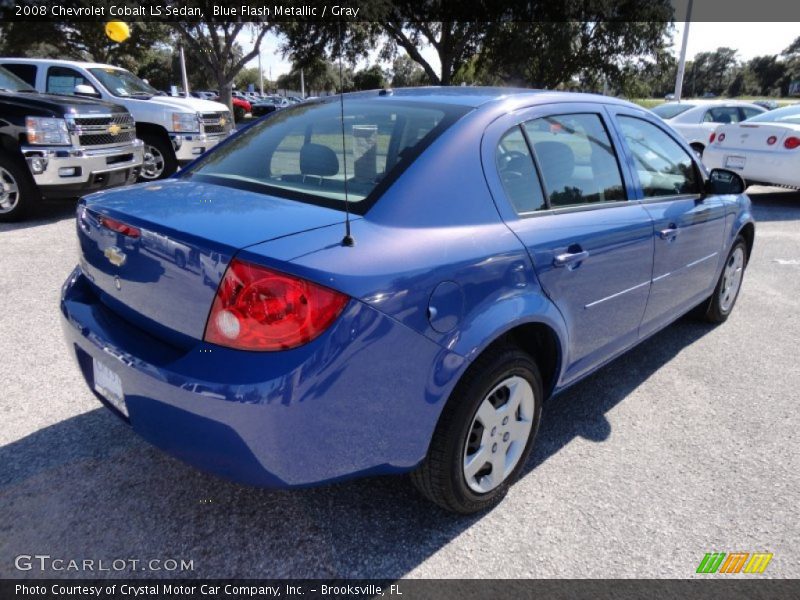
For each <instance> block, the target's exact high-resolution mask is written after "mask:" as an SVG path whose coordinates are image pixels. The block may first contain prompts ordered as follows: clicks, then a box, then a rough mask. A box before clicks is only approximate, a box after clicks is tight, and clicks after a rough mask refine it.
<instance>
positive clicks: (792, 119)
mask: <svg viewBox="0 0 800 600" xmlns="http://www.w3.org/2000/svg"><path fill="white" fill-rule="evenodd" d="M750 121H752V122H754V123H772V122H775V123H800V104H794V105H792V106H784V107H783V108H776V109H775V110H768V111H766V112H763V113H761V114H759V115H756V116H755V117H753V118H752V119H750Z"/></svg>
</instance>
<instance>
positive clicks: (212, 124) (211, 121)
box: [201, 112, 233, 134]
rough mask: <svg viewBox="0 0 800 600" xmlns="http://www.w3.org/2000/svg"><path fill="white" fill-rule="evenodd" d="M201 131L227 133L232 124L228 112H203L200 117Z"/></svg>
mask: <svg viewBox="0 0 800 600" xmlns="http://www.w3.org/2000/svg"><path fill="white" fill-rule="evenodd" d="M201 121H202V123H203V132H204V133H211V134H219V133H228V132H230V130H231V126H232V125H233V123H232V121H233V119H231V115H230V113H227V112H218V113H203V115H202V117H201Z"/></svg>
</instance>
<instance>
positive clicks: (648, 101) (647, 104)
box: [630, 96, 800, 108]
mask: <svg viewBox="0 0 800 600" xmlns="http://www.w3.org/2000/svg"><path fill="white" fill-rule="evenodd" d="M695 99H698V100H700V99H702V100H741V101H743V102H753V101H755V100H774V101H775V102H777V103H778V106H779V107H782V106H789V105H791V104H797V103H798V102H800V98H771V97H769V96H738V97H736V98H727V97H725V96H719V97H717V98H683V101H685V102H689V101H691V100H695ZM630 101H631V102H634V103H635V104H638V105H639V106H642V107H644V108H653V107H654V106H658V105H659V104H664V102H667V101H666V100H663V99H662V98H631V99H630Z"/></svg>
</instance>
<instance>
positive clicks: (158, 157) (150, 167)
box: [141, 145, 164, 179]
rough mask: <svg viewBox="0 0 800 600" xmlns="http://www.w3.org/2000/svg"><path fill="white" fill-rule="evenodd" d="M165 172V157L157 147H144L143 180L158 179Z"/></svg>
mask: <svg viewBox="0 0 800 600" xmlns="http://www.w3.org/2000/svg"><path fill="white" fill-rule="evenodd" d="M163 172H164V155H163V154H161V152H160V151H159V150H158V148H156V147H155V146H150V145H147V146H145V147H144V162H143V163H142V172H141V176H142V179H158V178H159V177H160V176H161V174H162V173H163Z"/></svg>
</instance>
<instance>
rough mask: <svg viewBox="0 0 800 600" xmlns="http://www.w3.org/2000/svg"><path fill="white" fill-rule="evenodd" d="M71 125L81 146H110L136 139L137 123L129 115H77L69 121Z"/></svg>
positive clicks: (74, 136) (74, 135)
mask: <svg viewBox="0 0 800 600" xmlns="http://www.w3.org/2000/svg"><path fill="white" fill-rule="evenodd" d="M69 125H70V130H71V132H72V134H73V139H75V138H77V140H76V141H77V143H78V145H79V146H109V145H115V144H125V143H128V142H132V141H133V140H135V139H136V123H135V122H134V120H133V117H132V116H131V115H130V114H129V113H116V114H113V115H92V116H86V117H82V116H80V115H75V116H73V117H72V118H71V119H70V120H69Z"/></svg>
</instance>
